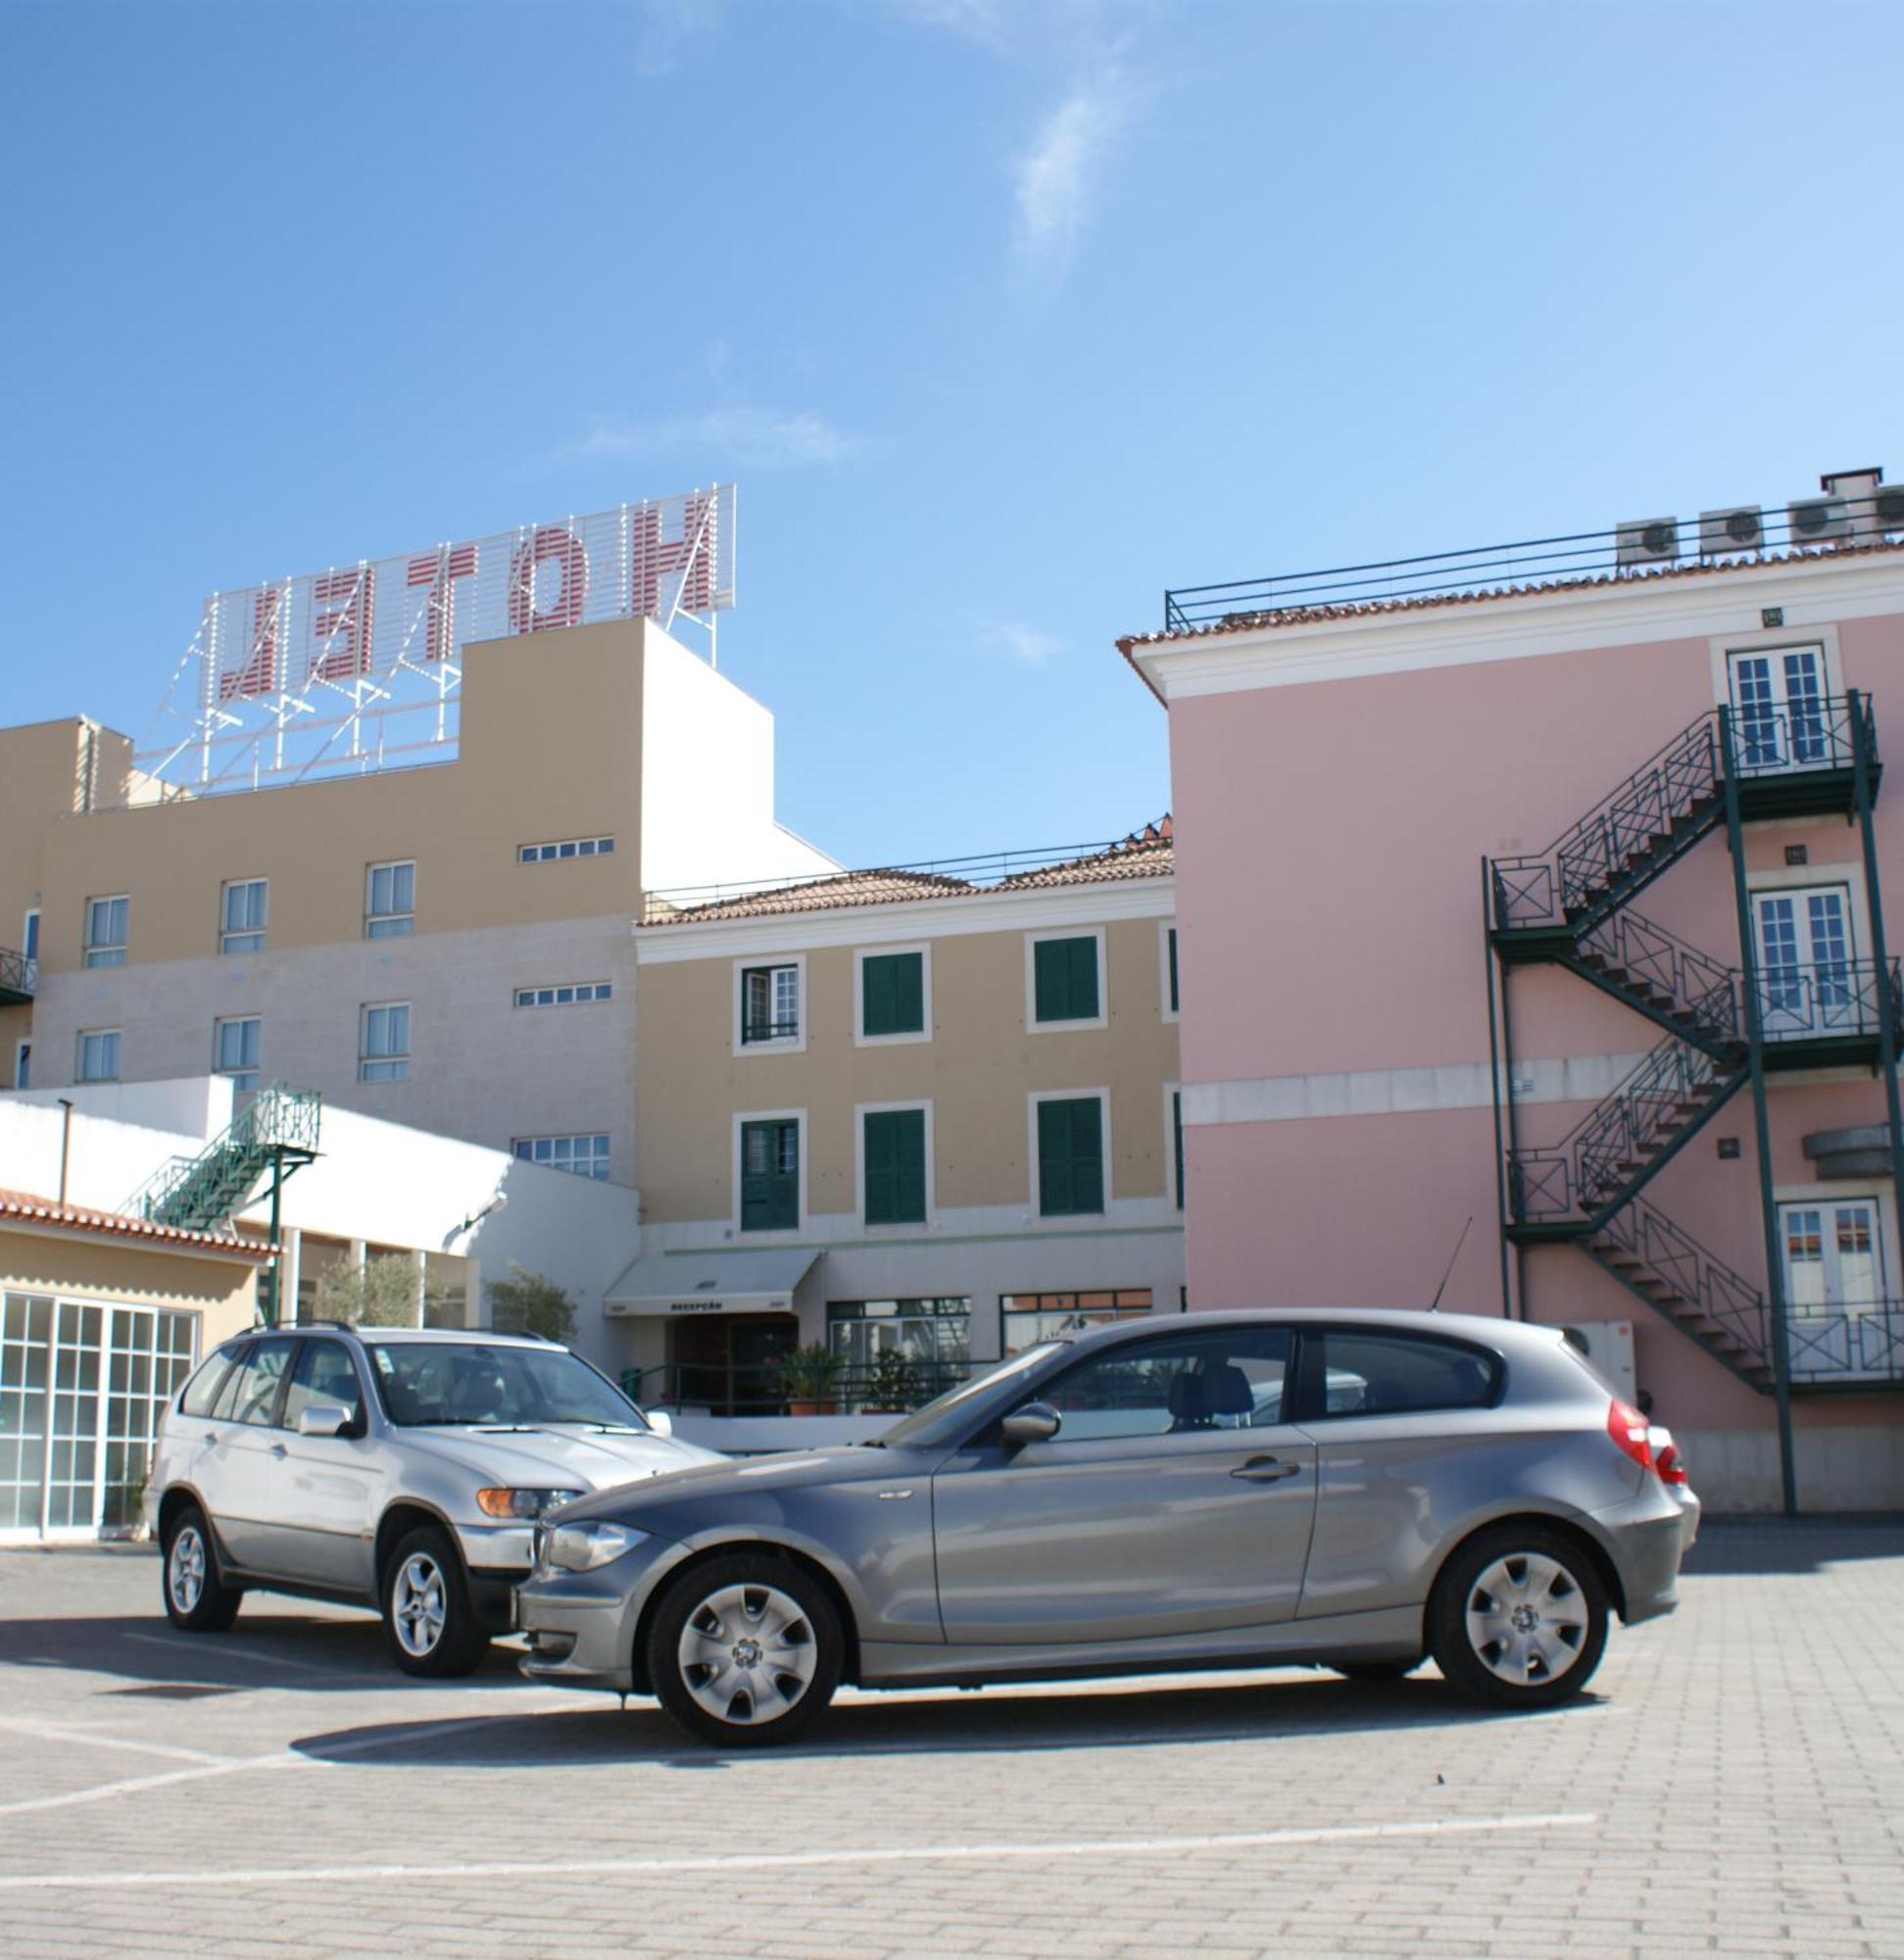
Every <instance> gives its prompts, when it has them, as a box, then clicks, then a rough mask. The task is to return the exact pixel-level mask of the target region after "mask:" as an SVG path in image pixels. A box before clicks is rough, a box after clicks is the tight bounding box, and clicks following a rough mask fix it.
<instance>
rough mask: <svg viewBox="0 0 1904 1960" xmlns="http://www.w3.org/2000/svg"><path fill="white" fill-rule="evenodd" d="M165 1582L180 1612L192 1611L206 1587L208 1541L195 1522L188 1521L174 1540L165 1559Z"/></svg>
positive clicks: (174, 1604)
mask: <svg viewBox="0 0 1904 1960" xmlns="http://www.w3.org/2000/svg"><path fill="white" fill-rule="evenodd" d="M166 1584H167V1586H168V1587H169V1588H170V1589H171V1603H172V1604H173V1606H175V1607H176V1608H177V1609H178V1611H179V1612H181V1613H189V1612H191V1611H192V1609H193V1608H194V1607H195V1606H196V1605H197V1604H198V1602H199V1598H200V1595H201V1594H202V1593H204V1591H205V1541H204V1540H203V1539H202V1538H200V1537H199V1535H198V1527H197V1526H196V1525H187V1526H185V1528H184V1529H183V1530H182V1531H180V1532H179V1533H178V1534H177V1536H176V1537H174V1538H173V1540H172V1542H171V1556H170V1557H169V1558H168V1559H167V1560H166Z"/></svg>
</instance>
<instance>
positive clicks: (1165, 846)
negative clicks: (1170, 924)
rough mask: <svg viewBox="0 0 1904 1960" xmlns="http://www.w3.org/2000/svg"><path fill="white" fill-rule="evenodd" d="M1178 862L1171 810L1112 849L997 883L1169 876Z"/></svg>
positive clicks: (1009, 887) (1030, 886)
mask: <svg viewBox="0 0 1904 1960" xmlns="http://www.w3.org/2000/svg"><path fill="white" fill-rule="evenodd" d="M1174 863H1175V854H1174V848H1173V846H1172V844H1171V828H1170V815H1169V812H1168V811H1165V813H1164V814H1163V815H1162V816H1161V817H1159V818H1158V819H1157V821H1156V822H1155V823H1147V824H1146V825H1145V826H1144V828H1143V829H1142V830H1136V831H1133V832H1132V833H1131V835H1130V836H1129V837H1126V838H1123V839H1121V840H1120V841H1119V842H1118V843H1116V844H1113V845H1112V846H1111V848H1110V849H1109V850H1108V851H1099V852H1096V853H1094V854H1093V855H1092V856H1090V857H1088V858H1071V859H1070V861H1069V862H1067V863H1063V864H1049V865H1047V866H1046V867H1045V868H1044V869H1043V870H1039V871H1021V872H1019V873H1018V875H1017V876H1016V877H1014V878H1006V879H1004V880H1003V881H1002V882H1001V883H1000V884H998V885H995V886H994V887H993V890H994V891H999V892H1023V891H1032V890H1041V889H1044V888H1045V887H1048V886H1052V885H1101V884H1108V883H1110V882H1112V881H1113V880H1116V879H1119V878H1167V877H1168V876H1169V875H1170V873H1171V871H1172V869H1173V867H1174Z"/></svg>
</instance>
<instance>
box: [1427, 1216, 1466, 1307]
mask: <svg viewBox="0 0 1904 1960" xmlns="http://www.w3.org/2000/svg"><path fill="white" fill-rule="evenodd" d="M1473 1223H1474V1213H1473V1212H1472V1211H1470V1212H1469V1213H1468V1224H1467V1225H1463V1226H1462V1228H1461V1236H1460V1238H1458V1239H1457V1240H1455V1242H1454V1250H1453V1252H1452V1253H1451V1254H1450V1255H1449V1257H1448V1262H1447V1271H1446V1272H1444V1273H1443V1274H1442V1275H1441V1283H1440V1286H1438V1287H1437V1288H1436V1289H1435V1298H1434V1299H1431V1300H1430V1301H1429V1302H1428V1310H1429V1312H1430V1313H1436V1312H1439V1311H1440V1305H1441V1296H1442V1295H1443V1294H1444V1293H1446V1292H1447V1283H1448V1281H1449V1280H1451V1279H1452V1278H1453V1277H1454V1262H1455V1260H1456V1259H1458V1258H1459V1257H1460V1256H1461V1248H1462V1247H1463V1246H1464V1245H1466V1244H1467V1240H1468V1225H1472V1224H1473Z"/></svg>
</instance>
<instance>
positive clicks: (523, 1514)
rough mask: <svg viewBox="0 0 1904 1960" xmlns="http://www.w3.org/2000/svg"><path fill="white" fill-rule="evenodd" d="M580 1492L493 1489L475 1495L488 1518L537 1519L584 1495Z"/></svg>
mask: <svg viewBox="0 0 1904 1960" xmlns="http://www.w3.org/2000/svg"><path fill="white" fill-rule="evenodd" d="M582 1495H585V1494H584V1493H583V1492H581V1491H517V1490H510V1489H506V1488H494V1487H492V1488H491V1489H489V1490H487V1491H478V1492H477V1493H476V1502H477V1504H478V1505H479V1506H480V1507H481V1510H482V1513H483V1515H484V1516H485V1517H489V1518H539V1517H540V1516H541V1515H542V1514H543V1512H544V1511H553V1510H554V1509H555V1508H556V1506H557V1505H558V1504H566V1503H568V1502H569V1501H570V1500H571V1499H573V1498H575V1497H579V1496H582Z"/></svg>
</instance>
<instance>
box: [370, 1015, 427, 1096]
mask: <svg viewBox="0 0 1904 1960" xmlns="http://www.w3.org/2000/svg"><path fill="white" fill-rule="evenodd" d="M392 1007H401V1008H402V1009H403V1010H404V1049H403V1053H402V1054H371V1053H370V1051H369V1048H368V1046H367V1044H368V1042H369V1039H370V1016H371V1015H372V1014H373V1013H386V1012H388V1011H389V1009H390V1008H392ZM415 1039H416V1030H415V1024H414V1022H413V1020H412V1018H411V1003H410V1002H408V1001H366V1002H365V1003H364V1005H362V1006H361V1007H360V1008H359V1009H358V1010H357V1079H358V1081H360V1082H369V1083H376V1084H379V1085H382V1084H388V1083H392V1082H408V1081H409V1080H410V1064H411V1062H412V1061H413V1060H415ZM394 1061H401V1062H402V1063H403V1073H402V1074H401V1075H366V1073H365V1070H366V1068H368V1067H369V1066H370V1065H371V1064H372V1063H378V1064H382V1063H388V1062H394Z"/></svg>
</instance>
